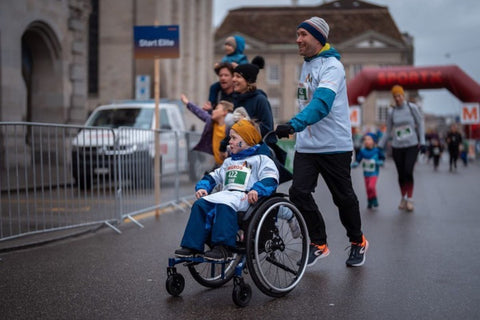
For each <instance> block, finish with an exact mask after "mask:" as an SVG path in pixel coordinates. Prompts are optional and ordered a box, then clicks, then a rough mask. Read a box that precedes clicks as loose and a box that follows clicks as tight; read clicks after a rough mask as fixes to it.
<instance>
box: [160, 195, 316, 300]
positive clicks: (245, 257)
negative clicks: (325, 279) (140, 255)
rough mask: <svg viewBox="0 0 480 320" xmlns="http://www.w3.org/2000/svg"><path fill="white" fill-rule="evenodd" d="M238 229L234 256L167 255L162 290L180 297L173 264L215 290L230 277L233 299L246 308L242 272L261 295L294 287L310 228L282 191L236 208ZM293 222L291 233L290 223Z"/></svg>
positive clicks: (282, 292) (180, 283) (182, 282)
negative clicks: (220, 258)
mask: <svg viewBox="0 0 480 320" xmlns="http://www.w3.org/2000/svg"><path fill="white" fill-rule="evenodd" d="M237 216H238V224H239V227H240V228H239V232H238V233H237V242H236V248H234V249H233V250H232V251H233V256H232V258H230V259H227V260H225V261H220V262H219V261H210V260H206V259H204V258H203V256H194V257H189V258H179V257H175V258H169V260H168V267H167V280H166V290H167V292H168V293H169V294H170V295H172V296H175V297H176V296H179V295H180V294H181V293H182V291H183V289H184V288H185V278H184V277H183V275H182V274H180V273H178V272H177V269H176V267H175V266H176V265H177V264H184V266H186V267H187V268H188V271H189V272H190V274H191V275H192V277H193V279H195V280H196V281H197V282H198V283H199V284H201V285H203V286H205V287H207V288H218V287H221V286H223V285H224V284H226V283H227V282H229V281H230V280H232V279H233V292H232V299H233V302H234V303H235V305H237V306H239V307H245V306H247V305H248V304H249V302H250V300H251V297H252V288H251V287H250V285H249V284H248V283H246V281H245V279H244V277H243V274H244V273H245V274H247V273H248V274H250V277H251V279H252V280H253V282H254V283H255V285H256V287H257V288H258V289H259V290H260V291H261V292H262V293H264V294H266V295H268V296H271V297H274V298H279V297H282V296H285V295H286V294H288V293H289V292H290V291H292V290H293V289H294V288H295V287H296V286H297V284H298V283H299V282H300V280H301V279H302V276H303V274H304V273H305V269H306V266H307V255H308V245H309V242H308V232H307V226H306V224H305V221H304V219H303V217H302V215H301V213H300V211H299V210H298V209H297V208H296V207H295V206H294V205H293V203H291V202H290V200H288V198H287V196H286V195H285V194H282V193H275V194H273V195H271V196H269V197H265V198H261V199H259V201H258V202H257V203H256V204H254V205H253V206H251V207H250V208H249V209H248V210H247V211H245V212H238V213H237ZM295 221H296V222H297V224H298V225H297V226H298V228H299V232H298V229H297V230H296V231H297V232H294V231H292V230H294V229H292V228H291V227H290V224H289V223H292V222H295Z"/></svg>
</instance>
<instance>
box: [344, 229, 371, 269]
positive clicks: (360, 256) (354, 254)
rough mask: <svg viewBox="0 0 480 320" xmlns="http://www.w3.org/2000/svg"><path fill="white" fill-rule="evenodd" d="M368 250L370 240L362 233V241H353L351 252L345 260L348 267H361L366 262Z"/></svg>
mask: <svg viewBox="0 0 480 320" xmlns="http://www.w3.org/2000/svg"><path fill="white" fill-rule="evenodd" d="M367 250H368V241H367V239H366V238H365V236H363V235H362V242H361V243H358V242H352V244H351V246H350V254H349V256H348V259H347V261H346V262H345V263H346V264H347V266H348V267H360V266H362V265H363V264H364V263H365V258H366V255H365V254H366V252H367Z"/></svg>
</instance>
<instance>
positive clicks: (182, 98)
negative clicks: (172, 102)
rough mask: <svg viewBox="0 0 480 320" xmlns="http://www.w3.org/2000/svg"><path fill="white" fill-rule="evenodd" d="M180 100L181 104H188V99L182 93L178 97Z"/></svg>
mask: <svg viewBox="0 0 480 320" xmlns="http://www.w3.org/2000/svg"><path fill="white" fill-rule="evenodd" d="M180 100H182V102H183V103H184V104H188V98H187V96H186V95H184V94H183V93H182V95H181V96H180Z"/></svg>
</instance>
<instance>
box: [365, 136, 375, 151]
mask: <svg viewBox="0 0 480 320" xmlns="http://www.w3.org/2000/svg"><path fill="white" fill-rule="evenodd" d="M363 144H364V145H365V148H367V149H372V148H373V146H374V145H375V142H374V141H373V139H372V137H370V136H365V137H363Z"/></svg>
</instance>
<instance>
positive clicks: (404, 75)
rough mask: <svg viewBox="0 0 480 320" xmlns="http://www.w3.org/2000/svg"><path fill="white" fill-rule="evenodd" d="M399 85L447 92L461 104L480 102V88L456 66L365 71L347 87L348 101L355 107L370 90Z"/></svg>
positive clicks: (386, 88)
mask: <svg viewBox="0 0 480 320" xmlns="http://www.w3.org/2000/svg"><path fill="white" fill-rule="evenodd" d="M396 84H400V85H401V86H403V88H404V89H406V90H408V89H412V90H420V89H441V88H445V89H448V90H449V91H450V92H451V93H452V94H454V95H455V96H456V97H457V98H458V99H459V100H460V101H462V102H480V85H479V84H478V83H477V82H475V81H474V80H473V79H472V78H470V77H469V76H468V75H467V74H466V73H465V72H463V70H462V69H460V68H459V67H458V66H455V65H450V66H431V67H413V66H398V67H389V68H365V69H363V70H362V71H361V72H360V73H359V74H358V75H357V76H356V77H355V78H353V79H352V80H350V81H349V82H348V84H347V88H348V90H347V92H348V102H349V103H350V105H356V104H358V97H362V96H363V97H367V96H368V94H369V93H370V92H371V91H373V90H390V89H391V88H392V86H394V85H396Z"/></svg>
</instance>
